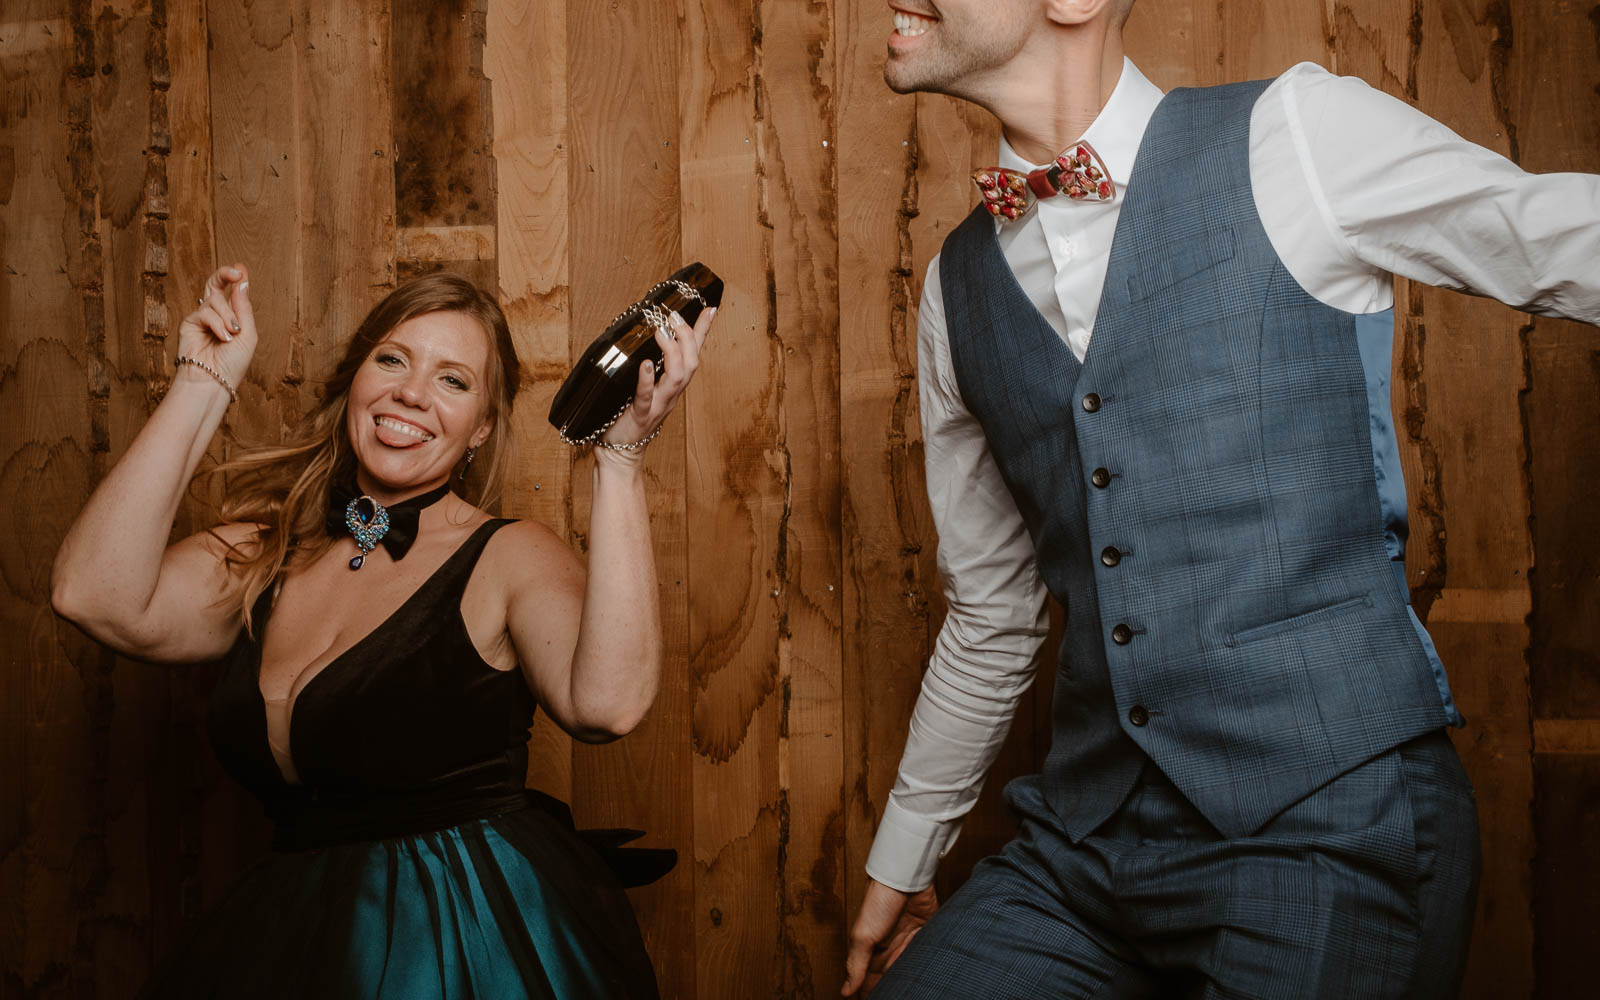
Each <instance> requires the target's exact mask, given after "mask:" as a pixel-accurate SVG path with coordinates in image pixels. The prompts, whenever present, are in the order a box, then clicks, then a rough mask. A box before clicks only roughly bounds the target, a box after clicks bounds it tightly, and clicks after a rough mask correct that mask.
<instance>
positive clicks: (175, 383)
mask: <svg viewBox="0 0 1600 1000" xmlns="http://www.w3.org/2000/svg"><path fill="white" fill-rule="evenodd" d="M166 394H167V396H168V397H171V396H174V395H181V396H184V397H189V398H194V399H204V400H206V402H207V404H208V406H207V408H208V409H209V408H210V405H212V404H216V405H218V408H219V409H222V410H226V409H227V408H228V406H229V405H230V404H231V403H233V402H234V401H235V400H236V399H237V398H238V394H237V392H235V391H234V390H233V388H232V387H231V386H230V385H228V384H227V383H226V382H225V381H224V380H223V379H222V378H219V377H217V376H216V375H213V374H211V373H210V372H207V371H204V370H202V369H201V368H200V366H198V365H194V364H180V365H177V366H176V367H175V368H174V369H173V372H172V381H171V382H170V383H169V384H168V386H167V393H166Z"/></svg>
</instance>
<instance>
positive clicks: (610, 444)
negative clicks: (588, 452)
mask: <svg viewBox="0 0 1600 1000" xmlns="http://www.w3.org/2000/svg"><path fill="white" fill-rule="evenodd" d="M665 426H667V422H666V421H665V420H663V421H661V423H659V424H656V429H655V430H653V431H651V432H650V433H649V434H646V435H645V436H644V437H642V438H640V439H639V440H637V441H629V442H627V443H626V444H617V443H616V442H614V441H606V440H604V439H601V438H596V439H595V442H594V443H595V446H596V447H599V448H606V449H608V450H610V451H638V450H639V449H640V448H643V447H644V446H645V445H647V444H649V443H650V442H651V441H654V440H655V439H656V435H657V434H660V433H661V428H663V427H665Z"/></svg>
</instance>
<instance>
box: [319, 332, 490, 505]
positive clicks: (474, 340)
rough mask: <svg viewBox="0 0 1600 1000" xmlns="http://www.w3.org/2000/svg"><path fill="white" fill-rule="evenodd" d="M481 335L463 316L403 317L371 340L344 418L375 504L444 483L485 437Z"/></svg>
mask: <svg viewBox="0 0 1600 1000" xmlns="http://www.w3.org/2000/svg"><path fill="white" fill-rule="evenodd" d="M488 360H489V335H488V333H487V332H485V331H484V329H483V327H482V326H481V325H480V324H479V323H478V321H477V320H475V319H473V318H472V317H471V316H468V315H466V314H465V313H458V312H431V313H423V314H422V315H421V316H413V317H412V318H411V319H408V320H406V321H405V322H404V323H401V324H400V325H399V326H397V327H395V328H394V330H393V331H392V332H391V333H390V334H389V335H388V336H387V337H385V338H384V339H383V340H381V341H379V342H378V344H377V346H376V347H374V348H373V349H372V351H371V353H369V354H368V355H367V358H366V360H365V361H363V362H362V363H361V367H360V369H358V370H357V372H356V376H355V379H354V381H353V382H352V383H351V385H350V399H349V407H348V410H347V415H346V419H345V428H346V432H347V433H348V434H349V435H350V446H351V448H352V449H353V450H354V451H355V456H356V464H357V471H356V478H357V482H358V483H359V485H360V487H361V490H362V491H363V492H365V493H367V494H369V495H370V496H372V498H373V499H375V500H377V501H378V502H379V503H385V504H387V503H393V502H394V501H396V500H403V499H405V498H406V497H409V496H413V495H415V494H417V493H422V492H426V491H427V490H430V489H433V488H434V487H436V486H439V485H440V484H442V483H444V482H445V481H447V480H448V479H449V478H450V475H451V473H452V472H453V471H454V470H455V467H456V466H457V464H458V463H459V462H460V461H461V457H462V455H463V454H464V453H465V452H466V450H467V449H468V448H475V447H477V446H478V445H480V444H482V443H483V442H484V440H485V439H486V438H487V437H488V436H489V431H490V429H491V427H492V426H493V423H494V421H493V419H492V418H490V417H489V415H488V413H489V392H488V388H489V387H488V386H487V385H485V383H484V372H485V370H486V368H487V365H488Z"/></svg>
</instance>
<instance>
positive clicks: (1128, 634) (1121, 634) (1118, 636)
mask: <svg viewBox="0 0 1600 1000" xmlns="http://www.w3.org/2000/svg"><path fill="white" fill-rule="evenodd" d="M1111 641H1112V642H1114V643H1116V644H1117V645H1119V646H1126V645H1127V644H1128V643H1130V642H1132V641H1133V629H1131V628H1129V627H1128V626H1126V625H1118V626H1117V627H1116V628H1114V629H1112V630H1111Z"/></svg>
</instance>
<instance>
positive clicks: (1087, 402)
mask: <svg viewBox="0 0 1600 1000" xmlns="http://www.w3.org/2000/svg"><path fill="white" fill-rule="evenodd" d="M1083 408H1084V409H1085V410H1088V411H1089V412H1090V413H1093V412H1095V411H1096V410H1098V409H1100V394H1099V393H1094V392H1091V393H1089V395H1087V396H1085V397H1083Z"/></svg>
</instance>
